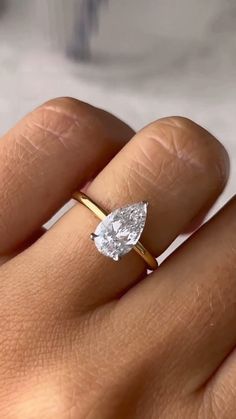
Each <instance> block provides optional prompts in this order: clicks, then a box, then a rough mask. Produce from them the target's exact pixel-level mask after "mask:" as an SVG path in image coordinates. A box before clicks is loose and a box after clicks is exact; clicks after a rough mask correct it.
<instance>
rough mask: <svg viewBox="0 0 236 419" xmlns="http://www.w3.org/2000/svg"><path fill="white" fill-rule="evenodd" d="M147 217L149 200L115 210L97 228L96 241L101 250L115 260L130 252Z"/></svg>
mask: <svg viewBox="0 0 236 419" xmlns="http://www.w3.org/2000/svg"><path fill="white" fill-rule="evenodd" d="M146 217H147V202H139V203H137V204H133V205H129V206H127V207H123V208H118V209H117V210H115V211H113V212H112V213H111V214H109V215H108V216H107V217H106V218H105V219H104V220H103V221H102V222H101V223H100V224H99V225H98V226H97V228H96V230H95V233H94V243H95V245H96V247H97V249H98V250H99V252H101V253H102V254H104V255H105V256H108V257H110V258H112V259H114V260H118V259H120V258H121V257H122V256H123V255H125V254H126V253H128V252H130V250H131V249H132V248H133V247H134V246H135V245H136V244H137V242H138V240H139V238H140V236H141V234H142V232H143V229H144V226H145V222H146Z"/></svg>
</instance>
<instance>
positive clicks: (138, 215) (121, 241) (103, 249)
mask: <svg viewBox="0 0 236 419" xmlns="http://www.w3.org/2000/svg"><path fill="white" fill-rule="evenodd" d="M73 198H74V199H76V200H77V201H78V202H80V203H81V204H83V205H84V206H86V207H87V208H88V209H90V211H92V212H93V213H94V214H95V215H96V216H97V217H98V218H99V219H100V220H101V222H100V223H99V224H98V226H97V228H96V229H95V231H94V233H92V234H91V236H90V237H91V239H92V240H93V242H94V244H95V246H96V248H97V250H98V251H99V252H100V253H102V254H103V255H105V256H107V257H110V258H111V259H113V260H114V261H119V260H120V259H121V258H122V257H123V256H124V255H126V254H128V253H129V252H130V251H131V250H132V249H134V250H135V251H136V252H137V253H138V254H139V255H140V256H141V257H142V258H143V259H144V260H145V262H146V263H147V265H148V269H150V270H155V269H156V268H157V267H158V264H157V261H156V259H155V258H154V257H153V256H152V255H151V253H150V252H149V251H148V250H147V249H146V248H145V247H144V246H143V245H142V243H140V241H139V239H140V237H141V235H142V233H143V230H144V227H145V223H146V219H147V210H148V202H147V201H141V202H138V203H135V204H131V205H127V206H124V207H121V208H117V209H115V210H114V211H112V212H111V213H107V211H105V210H104V209H102V208H101V207H100V206H98V205H97V204H96V203H95V202H94V201H93V200H92V199H90V198H89V197H88V196H87V195H85V194H84V193H82V192H75V193H74V195H73Z"/></svg>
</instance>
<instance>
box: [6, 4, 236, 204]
mask: <svg viewBox="0 0 236 419" xmlns="http://www.w3.org/2000/svg"><path fill="white" fill-rule="evenodd" d="M86 1H87V2H89V4H90V8H97V12H98V16H97V19H95V18H93V19H94V20H92V21H91V16H90V18H89V16H88V10H86V7H87V6H86ZM96 2H97V4H96ZM87 5H88V4H87ZM90 12H91V10H90ZM93 12H94V11H93ZM84 19H85V20H86V19H87V21H89V19H90V23H88V22H87V24H88V25H89V26H90V25H91V28H90V27H89V31H87V32H88V33H87V32H86V30H85V32H86V33H84V28H83V26H82V29H83V30H82V32H81V24H82V25H83V23H84ZM235 22H236V2H235V0H208V1H207V2H206V1H205V0H198V1H195V0H179V1H178V2H173V1H171V0H145V1H144V0H67V1H63V0H21V1H20V2H19V1H17V0H0V133H3V132H4V131H6V130H7V129H8V128H9V127H10V126H11V125H12V124H14V123H15V122H16V121H17V120H18V119H19V118H20V117H21V116H22V115H24V114H25V113H26V112H28V111H29V110H31V109H32V108H33V107H35V106H37V105H38V104H40V103H41V102H43V101H45V100H47V99H49V98H52V97H55V96H64V95H65V96H74V97H77V98H80V99H82V100H84V101H88V102H90V103H92V104H94V105H97V106H99V107H102V108H106V109H107V110H109V111H110V112H113V113H115V114H116V115H118V116H119V117H121V118H123V119H124V120H125V121H126V122H128V123H129V124H131V125H132V126H133V127H134V128H135V129H139V128H140V127H142V126H143V125H145V124H147V123H149V122H150V121H152V120H154V119H157V118H159V117H162V116H166V115H173V114H174V115H177V114H178V115H185V116H188V117H190V118H192V119H193V120H195V121H196V122H198V123H199V124H201V125H203V126H204V127H206V128H207V129H208V130H210V131H211V132H212V133H214V134H215V136H216V137H218V138H219V139H220V140H221V141H222V142H223V143H224V145H225V146H226V148H227V149H228V151H229V154H230V156H231V161H232V169H231V179H230V183H229V185H228V187H227V189H226V191H225V193H224V195H223V196H222V198H221V199H220V201H219V202H218V206H220V205H222V204H223V203H224V202H225V201H226V200H227V199H228V198H229V197H230V196H232V194H233V193H234V191H235V178H236V139H235V136H236V123H235V119H236V115H235V110H236V31H235V27H236V26H235ZM95 27H96V28H95ZM90 29H92V34H91V33H90V32H91V30H90ZM95 29H96V30H95ZM81 34H82V35H81ZM90 35H91V36H90ZM81 36H82V37H84V39H83V40H82V41H83V42H82V44H83V45H84V48H85V50H84V51H82V49H83V45H82V44H81V39H80V38H81ZM85 38H86V39H85ZM86 43H87V44H86ZM89 44H90V45H91V51H90V58H89V59H87V60H86V59H85V58H86V48H87V47H88V45H89ZM81 45H82V47H81ZM81 48H82V49H81ZM81 51H82V52H81ZM87 52H88V51H87ZM206 176H207V173H206Z"/></svg>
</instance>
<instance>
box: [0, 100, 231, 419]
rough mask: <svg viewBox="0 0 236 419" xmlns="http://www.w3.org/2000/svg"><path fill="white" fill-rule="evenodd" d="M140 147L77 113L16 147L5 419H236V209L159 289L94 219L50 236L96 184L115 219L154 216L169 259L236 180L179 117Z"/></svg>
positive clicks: (1, 276)
mask: <svg viewBox="0 0 236 419" xmlns="http://www.w3.org/2000/svg"><path fill="white" fill-rule="evenodd" d="M132 136H133V132H132V130H131V129H130V128H129V127H127V126H126V125H125V124H124V123H122V122H120V121H119V120H117V119H116V118H114V117H113V116H111V115H109V114H107V113H105V112H103V111H101V110H98V109H95V108H93V107H91V106H89V105H86V104H84V103H81V102H78V101H76V100H74V99H65V98H64V99H56V100H53V101H50V102H48V103H46V104H44V105H43V106H41V107H40V108H38V109H37V110H35V111H34V112H33V113H31V114H30V115H28V116H27V117H26V118H25V119H23V121H21V122H20V123H19V124H18V125H17V126H16V127H15V128H13V130H11V131H10V132H9V133H7V134H6V135H5V137H4V138H3V139H2V140H1V142H0V196H1V213H0V253H1V255H2V256H1V268H0V417H1V418H2V419H5V418H9V419H54V418H55V419H72V418H73V419H113V418H114V419H115V418H116V419H157V418H160V419H183V418H187V419H204V418H206V419H216V418H219V419H234V418H235V416H236V355H235V351H234V348H235V344H236V327H235V320H236V282H235V280H236V201H235V199H233V200H231V202H229V204H228V205H227V206H226V207H225V208H224V209H223V210H222V211H221V212H220V213H219V214H217V215H216V216H215V217H214V219H213V220H211V221H210V222H208V223H207V224H206V225H205V226H204V227H203V228H201V229H200V230H199V231H198V232H197V233H195V234H194V235H193V236H192V237H191V239H190V240H188V241H187V242H186V244H184V245H183V246H182V247H181V248H180V249H179V250H177V251H176V252H175V253H174V254H173V255H172V256H171V257H169V258H168V259H167V260H166V261H165V262H164V263H163V264H162V265H161V267H160V268H159V269H158V270H157V271H156V272H155V273H153V274H151V275H150V276H148V277H146V266H145V264H144V262H143V260H142V258H140V257H139V256H138V255H136V254H135V252H131V253H130V254H129V255H127V256H125V257H124V258H123V259H122V260H121V261H120V262H118V263H116V262H113V261H112V260H110V259H108V258H106V257H104V256H102V255H101V254H99V253H98V251H97V250H96V248H95V246H94V244H93V243H92V241H91V240H90V238H89V235H90V233H91V232H92V231H94V229H95V228H96V226H97V224H98V222H99V221H98V220H97V219H96V217H95V216H94V215H93V214H92V213H91V212H89V211H88V210H87V209H86V208H85V207H83V206H82V205H80V204H77V205H76V206H75V207H74V208H73V209H71V210H70V211H69V212H68V213H67V214H66V215H64V216H63V217H62V218H61V219H60V221H59V222H57V223H56V224H55V225H54V226H53V228H51V229H50V230H49V231H48V232H46V233H45V232H44V230H43V228H42V225H43V224H44V223H45V222H46V221H47V220H48V219H49V218H50V217H51V216H52V215H53V214H54V213H55V212H56V211H57V210H58V209H59V208H60V207H61V206H62V205H63V204H64V203H65V202H66V201H67V200H68V199H69V198H70V197H71V195H72V193H73V192H74V191H75V190H76V189H80V188H82V187H84V186H85V184H87V183H88V182H91V183H90V184H89V186H87V193H88V195H89V196H90V197H92V198H93V199H94V200H95V201H96V202H98V203H99V204H101V205H102V206H103V207H105V208H107V209H108V210H109V211H111V210H113V209H114V208H117V207H120V206H122V205H126V204H129V203H132V202H138V201H141V200H147V201H148V202H149V215H148V219H147V225H146V227H145V230H144V234H143V240H142V241H143V243H144V244H145V245H146V247H147V248H148V249H149V250H150V251H151V252H152V253H153V254H154V255H155V256H158V255H160V254H161V253H162V252H163V251H164V250H165V249H166V248H167V247H168V246H169V245H170V244H171V243H172V242H173V240H174V239H175V238H176V237H177V236H178V235H179V234H180V233H181V232H184V231H186V230H187V229H188V228H189V226H190V225H191V223H192V222H194V220H197V219H199V217H200V218H201V217H202V216H203V214H205V213H206V211H207V210H208V209H209V208H210V207H211V205H212V204H213V202H214V201H215V200H216V198H217V197H218V195H219V194H220V193H221V191H222V189H223V188H224V185H225V183H226V181H227V177H228V166H229V164H228V157H227V154H226V152H225V150H224V148H223V147H222V146H221V145H220V143H219V142H218V141H217V140H216V139H215V138H214V137H212V135H210V134H209V133H208V132H207V131H205V130H204V129H202V128H200V127H199V126H198V125H196V124H194V123H193V122H191V121H189V120H187V119H184V118H179V117H173V118H165V119H162V120H159V121H157V122H154V123H152V124H151V125H149V126H148V127H146V128H144V129H143V130H142V131H141V132H139V133H138V134H137V135H135V136H134V138H133V139H132V140H131V141H130V142H129V143H128V144H127V145H125V146H124V144H125V143H126V142H127V140H129V139H130V138H131V137H132ZM123 146H124V147H123ZM122 147H123V148H122ZM121 148H122V150H121V151H120V152H119V153H118V151H119V150H120V149H121ZM117 153H118V154H117ZM115 154H117V155H116V157H114V159H112V160H111V158H112V157H113V156H114V155H115ZM109 160H111V162H110V163H109V164H108V165H107V163H108V161H109ZM105 166H106V167H105ZM104 167H105V168H104ZM99 172H100V173H99ZM98 173H99V174H98Z"/></svg>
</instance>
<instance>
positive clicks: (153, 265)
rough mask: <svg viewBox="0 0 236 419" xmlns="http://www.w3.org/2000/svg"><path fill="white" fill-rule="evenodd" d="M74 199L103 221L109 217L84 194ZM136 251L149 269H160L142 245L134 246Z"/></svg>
mask: <svg viewBox="0 0 236 419" xmlns="http://www.w3.org/2000/svg"><path fill="white" fill-rule="evenodd" d="M73 198H74V199H76V201H78V202H80V203H81V204H83V205H84V206H85V207H86V208H88V209H89V210H90V211H92V213H93V214H95V215H96V216H97V217H98V218H99V219H100V220H101V221H102V220H104V218H106V217H107V215H108V212H107V211H105V210H104V209H103V208H101V207H100V206H99V205H97V204H96V203H95V202H94V201H93V200H92V199H90V198H89V197H88V196H87V195H85V194H84V193H82V192H79V191H78V192H75V193H74V194H73ZM134 250H135V251H136V252H137V253H138V254H139V255H140V256H141V257H142V258H143V259H144V260H145V262H146V264H147V265H148V269H150V270H152V271H154V270H155V269H157V268H158V263H157V261H156V259H155V258H154V257H153V256H152V254H151V253H150V252H149V251H148V250H147V249H146V248H145V247H144V246H143V245H142V243H140V242H138V243H137V244H136V245H135V246H134Z"/></svg>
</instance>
